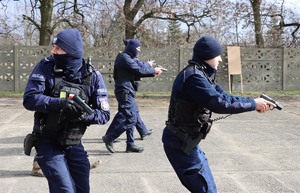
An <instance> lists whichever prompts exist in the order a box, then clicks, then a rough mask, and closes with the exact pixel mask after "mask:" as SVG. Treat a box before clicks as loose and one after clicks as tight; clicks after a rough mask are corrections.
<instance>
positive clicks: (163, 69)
mask: <svg viewBox="0 0 300 193" xmlns="http://www.w3.org/2000/svg"><path fill="white" fill-rule="evenodd" d="M156 67H157V68H160V69H161V71H163V72H167V71H168V69H166V68H164V67H162V66H160V65H156Z"/></svg>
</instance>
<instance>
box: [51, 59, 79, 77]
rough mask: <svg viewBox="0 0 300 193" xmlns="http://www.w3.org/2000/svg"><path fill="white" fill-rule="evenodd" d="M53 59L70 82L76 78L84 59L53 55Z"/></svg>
mask: <svg viewBox="0 0 300 193" xmlns="http://www.w3.org/2000/svg"><path fill="white" fill-rule="evenodd" d="M53 58H54V63H55V65H56V67H57V68H60V69H62V70H63V72H64V74H65V75H66V76H67V78H68V79H70V80H72V79H73V78H74V77H76V75H77V73H78V71H79V69H80V68H81V66H82V59H77V58H74V57H72V56H70V55H68V54H53Z"/></svg>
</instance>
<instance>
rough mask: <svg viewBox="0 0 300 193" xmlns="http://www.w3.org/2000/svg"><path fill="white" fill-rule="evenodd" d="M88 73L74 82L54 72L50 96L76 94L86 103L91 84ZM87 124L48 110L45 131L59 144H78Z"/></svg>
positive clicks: (61, 96)
mask: <svg viewBox="0 0 300 193" xmlns="http://www.w3.org/2000/svg"><path fill="white" fill-rule="evenodd" d="M91 75H92V74H91V73H90V74H89V75H88V76H87V77H85V78H84V79H82V83H81V84H75V83H71V82H68V81H65V80H63V79H62V76H61V74H59V73H55V87H54V89H53V91H52V95H51V96H52V97H60V98H68V96H70V95H78V96H79V97H80V98H81V99H83V100H84V101H85V102H86V103H88V102H89V97H88V90H89V89H90V85H91V77H92V76H91ZM86 128H87V126H86V125H83V124H82V123H81V122H79V121H78V122H76V121H75V122H74V121H71V120H68V119H66V118H65V117H64V115H63V113H62V112H61V111H60V112H50V113H48V115H47V124H46V126H45V132H46V133H48V134H50V135H51V136H52V137H54V138H56V139H57V140H58V142H59V144H60V145H62V146H69V145H78V144H79V143H80V141H81V138H82V136H83V134H84V133H85V130H86Z"/></svg>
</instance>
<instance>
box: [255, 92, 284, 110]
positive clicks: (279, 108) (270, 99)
mask: <svg viewBox="0 0 300 193" xmlns="http://www.w3.org/2000/svg"><path fill="white" fill-rule="evenodd" d="M260 98H263V99H265V100H267V101H269V102H271V103H274V104H275V105H276V106H275V108H276V109H278V110H282V108H283V104H280V103H279V102H277V101H275V100H274V99H272V98H271V97H269V96H268V95H266V94H261V95H260Z"/></svg>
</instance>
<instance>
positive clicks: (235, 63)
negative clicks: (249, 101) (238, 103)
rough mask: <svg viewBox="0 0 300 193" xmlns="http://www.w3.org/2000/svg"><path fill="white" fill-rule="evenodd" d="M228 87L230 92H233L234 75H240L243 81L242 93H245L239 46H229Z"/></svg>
mask: <svg viewBox="0 0 300 193" xmlns="http://www.w3.org/2000/svg"><path fill="white" fill-rule="evenodd" d="M227 56H228V84H229V85H228V87H229V92H230V93H231V92H232V77H233V75H240V79H241V91H242V93H243V92H244V91H243V76H242V64H241V49H240V47H239V46H228V47H227Z"/></svg>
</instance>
